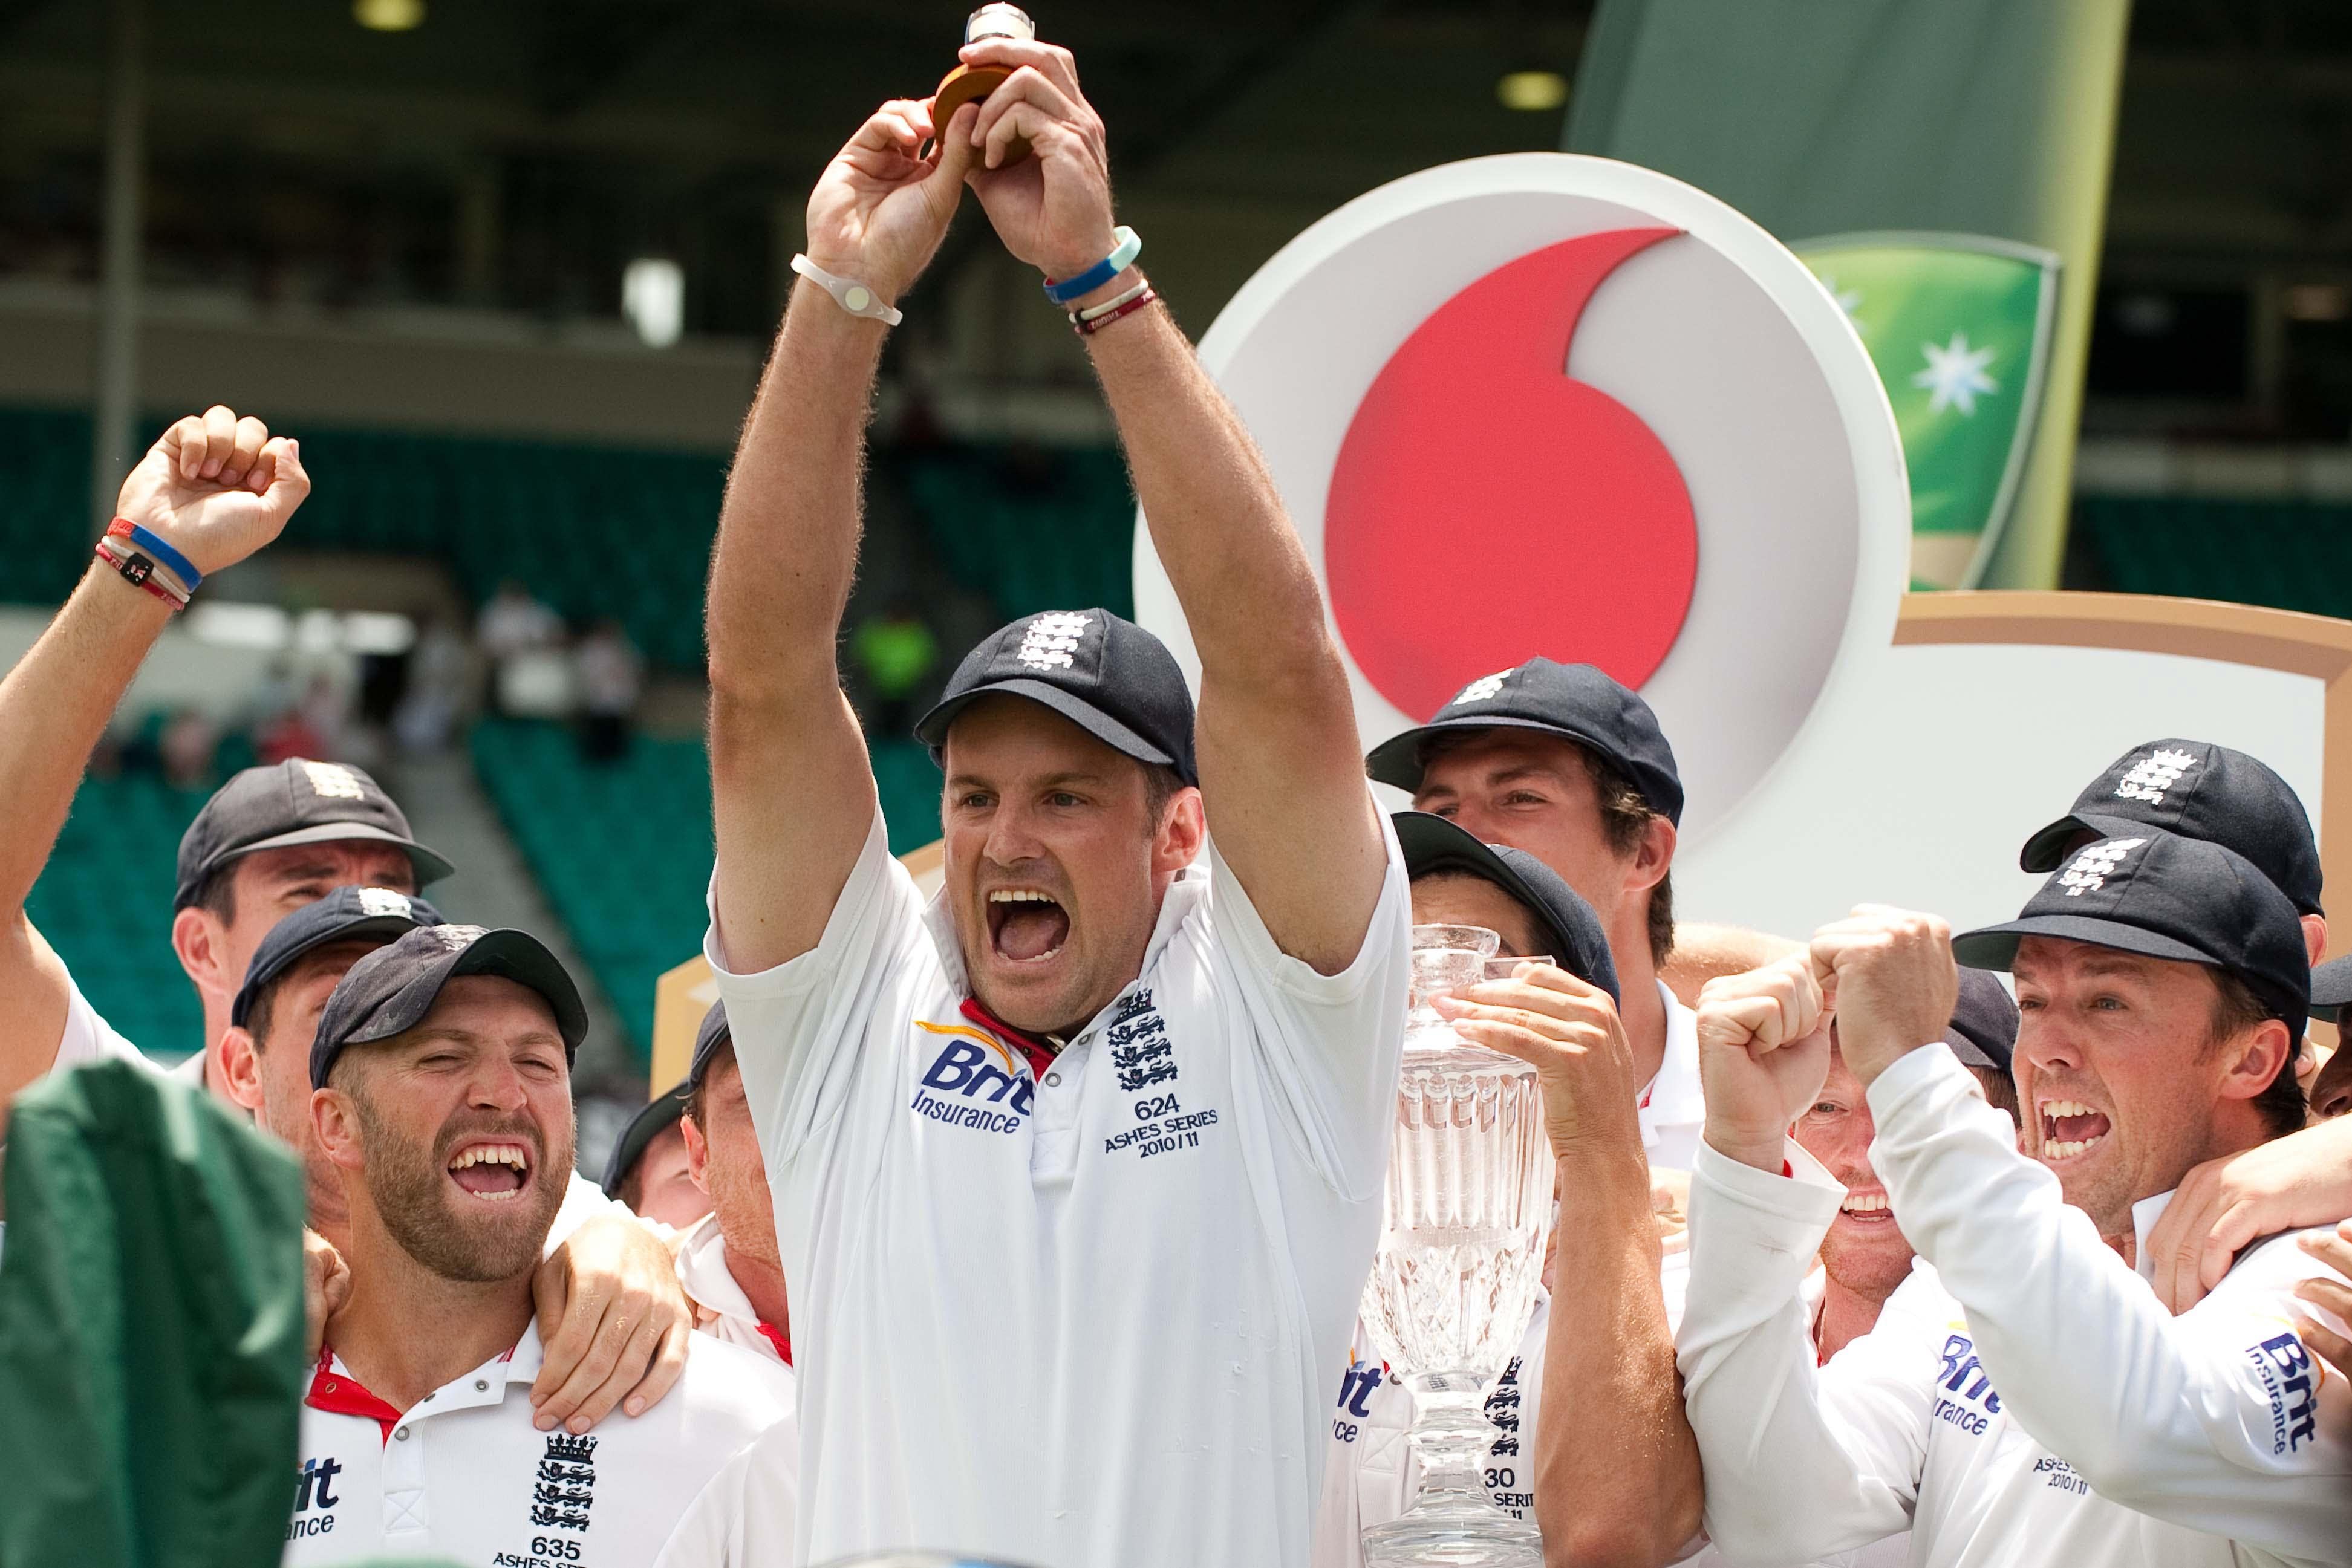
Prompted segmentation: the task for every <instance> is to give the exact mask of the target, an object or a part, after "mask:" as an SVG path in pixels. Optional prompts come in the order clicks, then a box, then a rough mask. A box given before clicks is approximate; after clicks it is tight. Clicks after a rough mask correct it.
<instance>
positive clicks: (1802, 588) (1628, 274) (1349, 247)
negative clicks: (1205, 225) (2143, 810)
mask: <svg viewBox="0 0 2352 1568" xmlns="http://www.w3.org/2000/svg"><path fill="white" fill-rule="evenodd" d="M1201 359H1202V363H1203V364H1204V365H1205V366H1206V367H1207V368H1208V369H1209V371H1211V373H1213V375H1214V376H1215V377H1216V379H1217V381H1218V383H1219V384H1220V385H1221V386H1222V387H1223V389H1224V391H1225V392H1226V394H1227V395H1228V396H1229V397H1230V398H1231V399H1232V400H1233V402H1234V406H1235V407H1236V408H1237V409H1238V410H1239V412H1240V413H1241V415H1242V417H1243V418H1244V421H1246V422H1247V423H1248V425H1249V427H1250V430H1251V433H1252V434H1254V435H1255V437H1256V439H1257V443H1258V445H1259V447H1260V448H1261V450H1262V451H1263V452H1264V453H1265V458H1266V462H1267V465H1268V467H1269V468H1270V469H1271V470H1272V472H1273V476H1274V479H1275V482H1276V486H1278V487H1279V489H1280V490H1281V492H1282V495H1283V497H1284V500H1285V503H1286V506H1287V507H1288V508H1289V510H1290V513H1291V516H1292V518H1293V520H1294V522H1296V523H1297V527H1298V531H1299V536H1300V538H1301V540H1302V542H1303V543H1304V544H1305V545H1306V547H1307V552H1308V555H1309V558H1310V559H1311V560H1312V561H1313V562H1314V564H1315V566H1316V568H1317V570H1318V572H1319V573H1320V575H1321V577H1322V580H1323V582H1324V586H1325V589H1326V591H1327V594H1328V599H1329V601H1330V606H1331V618H1332V622H1333V625H1334V626H1335V628H1336V629H1337V630H1338V632H1339V641H1340V643H1341V646H1342V649H1343V652H1344V653H1345V654H1346V657H1347V660H1348V663H1349V674H1350V676H1351V679H1352V682H1353V685H1354V691H1355V698H1356V718H1357V727H1358V729H1359V731H1360V733H1361V735H1362V736H1363V738H1364V739H1365V740H1366V741H1367V742H1368V743H1372V742H1378V741H1380V740H1381V739H1384V738H1385V737H1389V736H1391V735H1394V734H1396V733H1397V732H1398V731H1400V730H1402V729H1404V728H1407V727H1411V726H1413V725H1417V724H1420V723H1423V722H1424V721H1425V720H1427V719H1428V717H1429V716H1430V715H1431V714H1433V713H1434V712H1435V711H1436V710H1437V709H1438V708H1439V707H1440V706H1444V703H1445V702H1446V700H1447V699H1448V698H1450V697H1454V696H1455V695H1457V694H1460V695H1462V696H1463V697H1464V698H1465V700H1473V701H1475V700H1478V698H1477V696H1476V695H1474V694H1478V693H1481V692H1482V691H1483V690H1484V688H1485V686H1486V680H1487V679H1489V678H1491V677H1489V676H1488V672H1490V671H1496V670H1509V669H1513V668H1516V667H1517V666H1518V665H1519V664H1523V663H1525V662H1526V661H1527V660H1528V659H1529V658H1532V657H1535V656H1537V655H1539V654H1540V655H1543V656H1546V657H1549V658H1552V659H1556V660H1559V661H1560V662H1561V663H1563V664H1594V665H1597V666H1599V667H1600V668H1601V669H1602V670H1604V671H1606V672H1607V673H1608V674H1611V675H1612V676H1614V677H1616V678H1617V679H1618V680H1620V681H1622V682H1623V683H1624V684H1625V685H1629V686H1632V687H1634V688H1635V689H1637V690H1639V691H1640V692H1641V693H1642V695H1643V697H1644V698H1646V699H1647V700H1648V701H1649V703H1650V704H1651V706H1653V707H1654V708H1655V709H1656V710H1657V712H1658V715H1659V718H1660V720H1661V722H1662V723H1663V724H1664V726H1665V727H1666V730H1667V732H1668V733H1669V734H1671V735H1672V736H1673V737H1675V752H1676V757H1677V760H1678V762H1679V764H1680V769H1681V772H1682V775H1683V779H1684V783H1685V788H1686V790H1687V793H1688V797H1689V801H1690V805H1689V808H1688V810H1686V811H1685V818H1684V822H1683V832H1684V835H1685V839H1688V838H1690V837H1691V835H1692V834H1693V833H1694V831H1696V830H1698V829H1700V828H1703V827H1709V826H1713V825H1714V824H1715V823H1716V822H1717V821H1721V820H1722V819H1724V818H1726V817H1727V816H1729V815H1730V814H1731V813H1733V812H1734V811H1735V810H1737V809H1738V803H1739V802H1740V800H1742V799H1743V798H1744V797H1746V796H1747V795H1748V792H1749V791H1750V790H1751V789H1753V788H1754V787H1755V786H1756V785H1757V783H1758V782H1759V781H1760V780H1761V779H1764V777H1765V776H1766V775H1767V773H1768V772H1769V770H1770V768H1771V766H1772V764H1773V763H1774V762H1775V761H1777V760H1778V759H1779V758H1780V756H1781V754H1782V753H1783V752H1785V751H1786V750H1787V749H1788V748H1789V747H1790V744H1791V743H1792V742H1793V741H1794V740H1795V739H1796V737H1797V735H1798V732H1799V730H1800V729H1801V727H1803V726H1804V724H1805V722H1806V721H1807V719H1808V718H1809V717H1810V716H1811V715H1812V714H1813V712H1814V710H1815V708H1816V706H1817V705H1818V704H1819V703H1820V701H1821V699H1822V695H1823V693H1824V692H1825V691H1827V690H1829V689H1830V687H1831V685H1832V674H1837V675H1838V676H1840V678H1842V679H1843V678H1853V674H1854V672H1856V671H1858V670H1860V669H1861V667H1862V666H1863V665H1864V664H1866V663H1868V662H1870V661H1874V660H1877V659H1879V658H1881V657H1883V656H1884V655H1885V653H1886V652H1887V650H1888V647H1889V644H1890V643H1891V642H1892V639H1893V635H1894V629H1895V614H1896V612H1897V610H1898V608H1899V607H1900V603H1901V600H1902V595H1903V591H1904V587H1905V584H1906V570H1907V564H1908V557H1909V552H1910V510H1911V502H1910V496H1909V491H1908V488H1907V486H1906V484H1905V481H1904V466H1903V446H1902V440H1901V436H1900V434H1899V433H1898V431H1897V429H1896V427H1895V418H1894V415H1893V413H1891V411H1890V410H1889V407H1888V404H1887V396H1886V392H1885V388H1884V386H1882V384H1881V382H1880V378H1879V375H1878V371H1876V369H1875V368H1874V366H1873V364H1872V362H1871V359H1870V355H1869V353H1868V351H1867V350H1865V349H1864V346H1863V343H1862V342H1861V340H1859V339H1858V338H1857V337H1856V336H1855V335H1854V331H1853V327H1852V326H1851V324H1850V323H1849V322H1848V320H1847V319H1846V317H1845V315H1844V313H1843V311H1841V310H1840V309H1839V308H1838V305H1837V303H1836V301H1835V300H1833V299H1832V298H1831V297H1830V295H1829V293H1828V292H1827V291H1826V290H1825V289H1824V288H1823V287H1822V285H1821V283H1820V281H1819V280H1818V279H1817V278H1816V277H1814V276H1813V274H1812V273H1811V271H1809V270H1808V269H1807V267H1805V264H1804V263H1803V262H1802V261H1801V260H1799V259H1798V257H1797V256H1795V255H1794V254H1792V253H1791V252H1790V250H1789V249H1788V248H1787V247H1786V246H1782V245H1781V244H1780V242H1779V241H1777V240H1775V239H1774V238H1773V237H1772V236H1771V235H1769V234H1767V233H1766V232H1765V231H1764V230H1763V229H1761V228H1759V227H1758V226H1757V225H1755V224H1753V223H1750V222H1749V221H1748V219H1746V218H1744V217H1742V216H1741V215H1740V214H1738V213H1736V212H1734V211H1732V210H1731V209H1730V208H1728V207H1727V206H1725V205H1724V204H1722V203H1720V202H1718V201H1717V200H1715V199H1714V198H1713V197H1711V196H1708V195H1706V193H1703V192H1700V191H1697V190H1696V189H1694V188H1692V187H1690V186H1688V185H1685V184H1683V183H1680V182H1679V181H1676V180H1674V179H1671V178H1669V177H1667V176H1665V175H1663V174H1659V173H1656V172H1654V171H1651V170H1646V169H1640V168H1636V167H1634V166H1633V165H1631V164H1625V163H1619V162H1612V161H1610V160H1607V159H1599V158H1584V157H1576V156H1572V155H1570V154H1565V153H1517V154H1511V155H1508V156H1505V157H1498V158H1482V159H1474V160H1471V161H1469V162H1462V163H1452V164H1447V165H1445V166H1444V167H1442V168H1436V169H1429V170H1424V171H1423V172H1420V173H1418V174H1413V175H1410V176H1408V177H1406V178H1405V179H1402V180H1399V181H1397V182H1395V183H1392V184H1390V185H1386V186H1382V187H1381V189H1379V190H1377V191H1373V192H1371V193H1368V194H1366V195H1364V196H1361V197H1359V198H1358V199H1357V200H1355V201H1354V202H1351V203H1349V204H1348V205H1346V206H1345V207H1342V208H1340V209H1339V211H1338V212H1335V213H1333V214H1330V215H1329V216H1328V217H1326V218H1324V219H1323V220H1322V221H1321V222H1319V223H1318V224H1316V225H1314V226H1313V227H1311V228H1309V229H1307V231H1306V232H1305V233H1304V234H1302V235H1299V236H1298V237H1297V239H1295V240H1293V241H1292V242H1291V243H1290V244H1289V245H1288V246H1285V247H1284V249H1283V250H1282V251H1281V252H1280V253H1279V254H1277V255H1276V256H1275V257H1274V259H1273V260H1271V261H1269V262H1268V263H1267V264H1266V265H1265V267H1264V268H1262V269H1261V270H1260V271H1259V273H1258V275H1257V276H1256V277H1254V278H1252V279H1251V281H1250V282H1249V283H1248V284H1247V285H1246V286H1245V287H1244V288H1243V289H1242V290H1241V292H1240V293H1238V294H1237V295H1235V296H1234V299H1233V301H1232V303H1231V304H1229V305H1228V306H1227V307H1226V308H1225V310H1224V312H1223V314H1222V315H1221V316H1220V317H1219V318H1218V319H1217V321H1216V323H1215V325H1214V326H1213V327H1212V328H1211V329H1210V330H1209V332H1208V333H1207V335H1206V336H1205V337H1203V338H1202V342H1201ZM1135 602H1136V619H1137V620H1138V621H1139V622H1141V623H1142V624H1143V625H1144V626H1146V627H1148V628H1149V629H1150V630H1151V631H1153V632H1157V633H1158V634H1159V635H1160V636H1161V637H1162V638H1163V639H1165V640H1166V641H1167V642H1168V643H1169V645H1170V647H1171V649H1173V650H1174V651H1175V652H1176V653H1177V656H1178V659H1179V661H1180V663H1184V664H1188V665H1191V666H1192V667H1194V668H1197V660H1196V659H1195V658H1194V657H1193V656H1192V643H1191V640H1190V635H1189V632H1188V630H1187V628H1186V625H1185V622H1184V619H1183V616H1182V613H1181V610H1180V609H1179V608H1178V606H1177V605H1176V602H1175V596H1174V593H1173V591H1172V590H1171V588H1170V587H1169V585H1168V581H1167V577H1166V574H1165V572H1164V571H1163V570H1161V569H1160V563H1159V560H1158V558H1157V557H1156V556H1155V555H1154V554H1153V553H1152V550H1151V548H1150V538H1149V536H1148V533H1146V532H1145V531H1144V530H1143V529H1142V528H1141V523H1140V519H1139V525H1138V534H1137V541H1136V583H1135ZM1759 618H1760V619H1759ZM1759 648H1769V649H1770V650H1771V653H1772V656H1771V657H1769V658H1759V657H1758V656H1757V650H1758V649H1759Z"/></svg>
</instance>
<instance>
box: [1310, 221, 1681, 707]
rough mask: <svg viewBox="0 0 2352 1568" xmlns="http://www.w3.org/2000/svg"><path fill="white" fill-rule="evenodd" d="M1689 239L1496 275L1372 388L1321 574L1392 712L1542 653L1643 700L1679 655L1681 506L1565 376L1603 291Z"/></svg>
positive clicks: (1659, 470)
mask: <svg viewBox="0 0 2352 1568" xmlns="http://www.w3.org/2000/svg"><path fill="white" fill-rule="evenodd" d="M1681 232H1682V231H1681V230H1679V229H1673V228H1639V229H1614V230H1611V231H1608V232H1606V233H1602V234H1591V235H1581V236H1580V237H1579V238H1576V239H1571V240H1563V241H1562V242H1560V243H1559V244H1558V245H1554V246H1546V247H1545V248H1544V249H1542V250H1538V251H1535V252H1533V253H1531V254H1529V255H1527V256H1521V257H1519V258H1518V259H1517V261H1513V262H1509V263H1507V264H1506V265H1504V266H1502V267H1496V269H1495V270H1494V271H1492V272H1490V273H1488V274H1486V277H1482V278H1480V279H1478V280H1477V281H1476V282H1475V283H1473V284H1471V285H1470V286H1469V287H1466V288H1465V289H1463V290H1462V291H1461V292H1460V293H1459V294H1456V295H1455V296H1454V298H1451V299H1449V300H1447V301H1446V302H1445V303H1444V305H1442V306H1440V307H1438V308H1437V309H1436V310H1435V311H1433V313H1432V314H1431V315H1430V317H1429V319H1427V320H1425V321H1423V323H1422V324H1421V325H1420V326H1419V327H1417V328H1415V329H1413V334H1412V337H1410V338H1407V339H1406V340H1404V344H1403V346H1402V347H1401V348H1399V349H1398V350H1397V351H1396V353H1395V354H1394V355H1392V356H1391V358H1390V360H1389V362H1388V363H1387V364H1386V365H1385V366H1383V367H1382V368H1381V373H1380V375H1379V376H1378V377H1377V378H1375V379H1374V380H1373V382H1372V384H1371V388H1370V391H1368V392H1365V394H1364V401H1363V402H1362V403H1361V404H1360V405H1359V406H1358V407H1357V409H1356V417H1355V419H1354V421H1353V422H1352V423H1349V426H1348V434H1347V438H1346V440H1344V441H1343V442H1341V443H1340V445H1339V461H1338V462H1337V463H1336V464H1334V465H1333V466H1332V470H1331V489H1330V494H1329V497H1328V501H1327V503H1326V506H1325V508H1324V523H1323V551H1324V564H1325V569H1326V573H1327V575H1328V579H1329V581H1330V587H1331V610H1332V614H1333V616H1334V617H1335V618H1336V619H1337V621H1338V623H1339V635H1340V636H1341V637H1343V638H1344V639H1346V641H1347V644H1348V651H1349V653H1350V654H1352V655H1353V656H1354V658H1355V661H1356V665H1357V667H1358V668H1359V669H1360V670H1362V671H1363V673H1364V676H1365V678H1366V679H1367V680H1369V681H1370V682H1371V683H1372V685H1374V686H1375V687H1376V688H1378V690H1379V691H1380V693H1381V695H1382V696H1384V697H1386V698H1388V700H1389V701H1391V703H1394V704H1395V705H1396V706H1397V707H1398V708H1399V709H1400V710H1402V712H1404V713H1406V714H1410V715H1412V716H1414V717H1416V718H1423V717H1426V716H1429V715H1431V714H1433V713H1435V712H1436V711H1437V710H1438V709H1439V708H1440V707H1442V706H1444V704H1445V701H1446V699H1447V698H1449V697H1451V696H1452V695H1454V693H1455V692H1456V691H1458V690H1460V689H1461V687H1462V686H1463V685H1464V684H1465V682H1467V681H1470V680H1473V679H1475V678H1476V677H1477V676H1479V675H1483V674H1489V673H1490V672H1492V671H1496V670H1501V669H1507V668H1509V667H1510V666H1512V665H1514V664H1518V663H1520V662H1521V661H1523V660H1525V659H1528V658H1530V657H1532V656H1534V655H1535V654H1538V653H1541V654H1545V655H1547V656H1548V657H1550V658H1554V659H1558V660H1559V661H1560V662H1561V663H1563V664H1578V663H1582V664H1598V665H1599V666H1600V667H1601V668H1602V669H1603V670H1606V671H1608V672H1609V674H1612V675H1614V676H1615V677H1616V678H1617V679H1619V680H1621V681H1622V682H1624V683H1625V684H1626V685H1629V686H1634V687H1639V686H1640V685H1642V683H1643V681H1645V680H1647V679H1649V678H1650V675H1651V674H1652V673H1653V672H1654V671H1655V670H1656V669H1657V667H1658V665H1659V664H1660V663H1661V662H1662V661H1663V660H1664V658H1665V656H1666V651H1667V650H1668V649H1669V648H1672V647H1673V646H1674V643H1675V636H1676V635H1677V634H1679V633H1680V632H1681V631H1682V626H1683V619H1684V617H1685V615H1686V614H1687V613H1688V612H1689V610H1690V598H1691V587H1692V584H1693V582H1694V581H1695V580H1696V577H1697V574H1698V528H1697V525H1696V522H1695V521H1694V520H1693V518H1692V517H1691V504H1690V491H1689V489H1688V488H1687V487H1686V486H1685V485H1684V483H1683V476H1682V473H1681V471H1680V470H1679V469H1677V468H1676V467H1675V460H1674V458H1673V457H1672V456H1671V455H1669V454H1668V453H1667V451H1666V448H1665V445H1664V443H1662V442H1661V441H1659V439H1658V438H1657V436H1656V435H1655V434H1653V433H1652V431H1651V430H1650V427H1649V426H1648V425H1646V424H1643V423H1642V422H1641V420H1640V419H1639V418H1637V417H1635V415H1634V413H1633V411H1632V410H1631V409H1629V408H1627V407H1626V406H1625V405H1624V404H1622V403H1621V402H1618V401H1617V400H1616V399H1614V398H1612V397H1611V396H1609V395H1608V394H1607V393H1606V392H1601V390H1600V389H1599V388H1597V387H1593V386H1591V385H1588V384H1587V383H1585V382H1579V381H1571V380H1570V378H1569V376H1568V373H1567V370H1566V366H1567V363H1568V348H1569V343H1570V340H1572V339H1573V338H1574V337H1575V335H1576V324H1577V321H1578V319H1580V317H1581V316H1582V315H1583V312H1584V305H1585V301H1587V300H1588V299H1590V298H1591V297H1592V291H1593V290H1594V289H1595V288H1596V287H1600V284H1601V279H1602V278H1604V277H1608V276H1609V274H1610V273H1611V272H1612V271H1614V270H1615V269H1616V267H1617V266H1618V264H1619V263H1621V262H1622V261H1623V260H1624V259H1625V258H1626V257H1627V256H1632V255H1633V253H1634V252H1636V251H1638V250H1641V249H1643V248H1644V247H1645V246H1652V245H1654V244H1656V243H1657V242H1658V241H1660V240H1662V239H1666V238H1669V237H1671V236H1673V235H1677V234H1680V233H1681Z"/></svg>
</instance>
